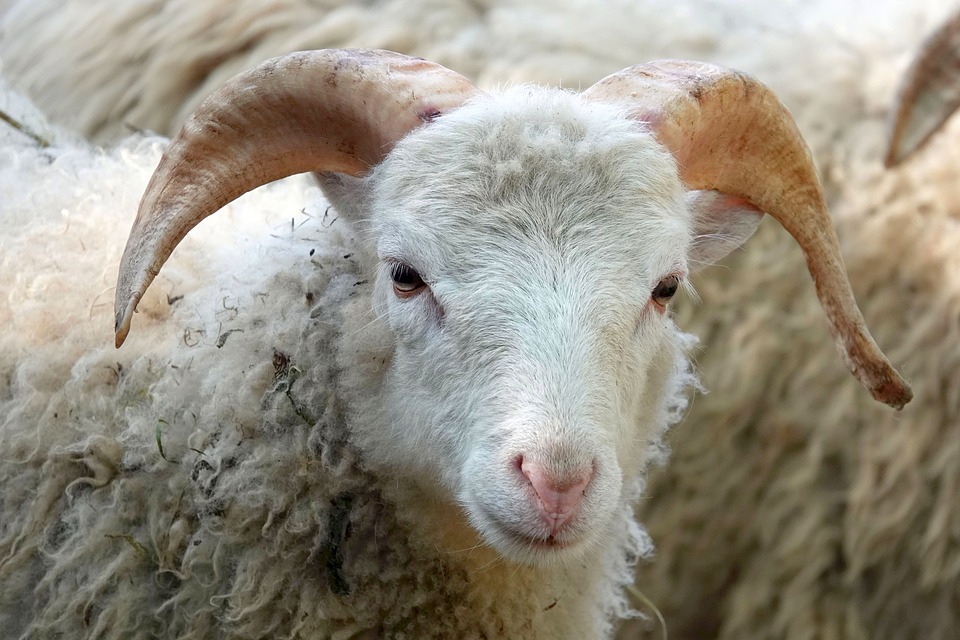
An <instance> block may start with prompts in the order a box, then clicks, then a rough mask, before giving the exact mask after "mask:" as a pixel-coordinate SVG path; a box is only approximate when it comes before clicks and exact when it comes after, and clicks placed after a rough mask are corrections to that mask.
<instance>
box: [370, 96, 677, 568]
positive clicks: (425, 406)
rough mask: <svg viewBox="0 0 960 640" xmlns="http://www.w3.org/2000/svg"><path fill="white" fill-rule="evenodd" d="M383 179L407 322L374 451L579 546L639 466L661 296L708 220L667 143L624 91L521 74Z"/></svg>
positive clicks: (395, 310)
mask: <svg viewBox="0 0 960 640" xmlns="http://www.w3.org/2000/svg"><path fill="white" fill-rule="evenodd" d="M369 181H370V182H369V186H371V189H372V191H371V195H370V199H369V201H368V206H369V215H370V220H369V222H370V223H371V226H372V237H373V238H374V239H375V241H376V252H377V254H378V257H379V265H380V266H379V272H378V275H377V280H376V285H375V292H376V293H375V303H374V304H375V309H376V312H377V314H378V316H380V317H381V318H382V319H383V321H384V322H386V323H387V324H389V327H390V329H391V331H392V333H393V334H394V336H395V341H396V353H395V357H394V359H393V361H392V363H391V365H390V370H389V373H388V375H387V381H386V385H385V391H384V393H385V395H386V397H385V398H384V399H383V404H382V406H385V407H389V410H388V412H387V413H388V415H387V416H386V419H387V422H388V424H387V425H385V426H384V427H383V428H380V427H378V428H377V429H376V430H375V431H373V432H371V433H365V434H361V435H362V437H363V438H364V439H365V440H367V446H368V447H370V448H371V449H373V451H372V452H371V453H372V454H373V457H374V458H376V459H380V460H384V461H387V462H388V463H389V464H391V466H394V467H402V468H412V469H413V475H419V477H421V478H423V479H424V480H423V482H424V483H425V484H429V483H434V484H437V482H438V481H437V479H439V485H440V488H441V491H442V493H443V494H444V498H445V499H448V500H457V501H459V502H460V504H462V506H463V508H464V509H465V511H466V513H467V515H468V517H469V520H470V522H471V523H472V524H473V526H474V527H475V528H476V529H477V530H478V531H479V532H480V533H481V535H482V536H483V538H484V539H485V540H486V541H487V542H488V543H489V544H491V545H492V546H493V547H495V548H496V549H498V550H499V551H500V552H501V553H502V554H504V555H505V556H507V557H509V558H512V559H514V560H516V561H520V562H525V563H549V562H554V561H562V559H566V560H569V559H572V558H574V557H580V556H581V555H582V554H583V553H585V552H586V551H587V550H589V549H590V548H592V547H594V546H595V544H596V543H597V542H599V541H600V540H602V539H603V537H604V532H605V531H606V530H607V528H608V526H609V525H610V523H611V521H612V518H613V514H614V512H615V510H616V509H617V508H618V507H619V506H620V505H621V504H622V499H621V490H622V487H623V485H624V483H625V482H626V481H629V480H632V479H634V478H636V476H637V475H638V474H639V473H640V472H641V471H642V468H643V466H644V463H645V456H646V451H647V448H648V443H649V440H650V438H651V432H652V429H653V426H654V424H655V421H656V420H657V419H658V416H659V415H660V411H661V405H662V401H663V398H662V396H663V394H664V384H665V382H666V380H667V379H668V377H669V375H670V372H671V371H672V370H673V367H674V366H675V360H676V357H677V346H676V345H677V341H676V337H675V336H676V329H675V327H674V326H673V323H672V322H671V320H670V319H669V316H668V315H667V314H666V313H665V312H664V308H663V306H662V305H661V304H659V302H658V301H657V300H654V299H652V297H651V293H652V292H653V291H654V289H655V288H656V287H657V285H658V283H661V282H663V281H665V280H666V281H667V282H670V281H671V279H672V278H674V277H678V278H681V279H682V278H683V277H684V276H685V274H686V272H687V254H688V250H689V247H690V246H691V240H692V238H693V234H694V230H693V223H692V218H693V216H692V215H691V213H690V212H689V210H688V208H687V206H686V205H685V203H684V199H683V198H684V196H683V189H682V186H681V184H680V181H679V179H678V177H677V171H676V165H675V163H674V161H673V159H672V157H671V156H670V154H669V153H668V152H667V151H665V150H664V149H663V148H662V147H660V146H659V145H658V144H657V143H656V142H655V141H654V139H653V137H652V136H651V135H650V134H649V133H648V132H647V131H645V130H644V128H643V126H642V125H640V124H638V123H636V122H634V121H630V120H628V119H626V118H624V117H623V116H622V114H621V112H620V111H618V110H617V109H616V108H614V107H611V106H608V105H603V104H592V103H587V102H584V101H583V100H581V99H580V98H579V97H577V96H575V95H572V94H568V93H565V92H559V91H555V90H545V89H533V88H528V87H523V88H518V89H514V90H511V91H508V92H506V93H505V94H503V95H500V96H493V97H484V98H481V99H478V100H476V101H474V102H472V103H469V104H468V105H466V106H464V107H462V108H461V109H458V110H457V111H455V112H453V113H451V114H449V115H445V116H443V117H441V118H439V119H438V120H437V121H435V122H432V123H430V124H429V125H427V126H424V127H421V128H420V129H418V130H417V131H415V132H414V133H412V134H410V135H409V136H407V137H406V138H405V139H403V140H402V141H401V142H400V143H399V144H398V145H397V147H396V148H395V149H394V150H393V152H392V153H391V154H389V156H388V157H387V159H386V160H385V161H384V162H383V163H382V164H381V165H380V166H379V167H378V168H377V169H376V170H375V172H374V173H373V174H372V175H371V177H370V178H369ZM394 265H406V266H407V267H409V268H410V269H412V270H414V271H415V272H416V274H419V275H420V276H421V277H422V280H423V282H424V283H425V286H423V287H420V288H419V289H417V290H415V291H414V292H407V291H404V290H403V289H404V288H409V286H407V285H408V284H409V283H408V282H406V281H408V280H410V279H411V277H415V275H416V274H414V276H411V275H410V272H403V273H400V274H399V275H400V280H401V282H400V283H399V284H397V285H396V286H395V282H394V279H395V278H394V277H393V276H397V267H395V266H394ZM400 269H401V270H402V269H403V268H400ZM411 453H412V454H414V455H412V456H411Z"/></svg>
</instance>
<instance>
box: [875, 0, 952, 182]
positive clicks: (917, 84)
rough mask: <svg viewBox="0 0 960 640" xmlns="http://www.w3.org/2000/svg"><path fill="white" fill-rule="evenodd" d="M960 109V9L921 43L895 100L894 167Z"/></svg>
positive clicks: (890, 155) (890, 159)
mask: <svg viewBox="0 0 960 640" xmlns="http://www.w3.org/2000/svg"><path fill="white" fill-rule="evenodd" d="M957 108H960V11H958V12H957V13H956V14H954V15H953V17H951V18H950V19H948V20H947V21H946V22H944V23H943V24H942V25H941V26H940V28H939V29H937V30H936V31H934V32H933V33H932V34H930V36H929V37H927V39H926V40H924V42H923V44H922V45H920V50H919V51H918V52H917V55H916V57H915V58H914V59H913V62H912V63H911V64H910V67H909V68H908V69H907V71H906V73H905V74H904V76H903V80H902V81H901V83H900V88H899V89H898V91H897V97H896V100H895V101H894V106H893V110H892V111H891V117H890V128H889V140H888V143H887V153H886V154H885V156H884V158H883V162H884V164H885V165H886V166H888V167H893V166H895V165H897V164H899V163H901V162H903V160H904V159H906V158H907V157H908V156H909V155H910V154H912V153H913V152H914V151H916V150H917V149H919V148H920V147H922V146H923V145H924V143H925V142H926V141H927V140H929V139H930V136H932V135H933V134H934V133H935V132H936V131H937V129H939V128H940V126H941V125H942V124H943V123H944V122H946V121H947V118H949V117H950V116H951V114H953V112H954V111H956V110H957Z"/></svg>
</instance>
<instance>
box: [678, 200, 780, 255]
mask: <svg viewBox="0 0 960 640" xmlns="http://www.w3.org/2000/svg"><path fill="white" fill-rule="evenodd" d="M686 201H687V207H689V209H690V211H691V213H692V214H693V225H694V228H693V233H694V236H693V244H692V245H691V247H690V255H689V256H687V262H688V264H689V265H690V271H699V270H700V269H703V268H704V267H709V266H710V265H712V264H714V263H716V262H718V261H719V260H721V259H723V258H724V257H726V256H727V254H729V253H730V252H731V251H733V250H734V249H738V248H740V247H742V246H743V243H744V242H746V241H747V240H748V239H749V238H750V236H752V235H753V232H754V231H756V230H757V225H759V224H760V220H762V219H763V212H762V211H760V210H759V209H757V208H756V207H754V206H753V205H752V204H750V203H749V202H747V201H746V200H744V199H743V198H739V197H737V196H731V195H729V194H726V193H723V192H720V191H711V190H704V191H688V192H687V195H686Z"/></svg>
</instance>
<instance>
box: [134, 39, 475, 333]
mask: <svg viewBox="0 0 960 640" xmlns="http://www.w3.org/2000/svg"><path fill="white" fill-rule="evenodd" d="M476 93H479V90H478V89H476V88H475V87H474V86H473V84H471V83H470V81H469V80H467V79H466V78H464V77H463V76H461V75H459V74H457V73H454V72H453V71H450V70H449V69H446V68H444V67H441V66H440V65H437V64H433V63H431V62H426V61H424V60H421V59H418V58H411V57H408V56H404V55H401V54H398V53H393V52H389V51H367V50H346V49H330V50H324V51H303V52H298V53H293V54H290V55H286V56H283V57H280V58H274V59H272V60H268V61H267V62H264V63H263V64H261V65H260V66H258V67H256V68H255V69H253V70H251V71H248V72H246V73H242V74H240V75H238V76H236V77H234V78H233V79H232V80H230V82H228V83H227V84H226V85H225V86H224V87H223V88H222V89H220V90H219V91H217V92H215V93H214V94H212V95H211V96H210V97H208V98H207V99H206V100H205V101H204V102H203V104H202V105H200V107H199V108H198V109H197V111H196V112H195V113H194V114H193V115H192V116H190V118H189V120H188V121H187V122H186V124H184V126H183V129H182V130H181V131H180V133H179V134H178V135H177V137H176V138H175V139H174V140H173V142H171V143H170V146H169V147H167V150H166V152H165V153H164V155H163V158H162V159H161V160H160V164H159V166H158V167H157V169H156V171H155V172H154V174H153V177H152V178H151V180H150V184H149V185H147V190H146V192H145V193H144V196H143V199H142V200H141V202H140V209H139V211H138V212H137V218H136V220H135V221H134V223H133V228H132V229H131V231H130V237H129V238H128V240H127V246H126V248H125V249H124V252H123V258H122V259H121V261H120V275H119V279H118V281H117V291H116V314H117V315H116V327H115V329H116V344H117V346H118V347H119V346H120V345H121V344H123V341H124V339H125V338H126V336H127V333H128V332H129V330H130V321H131V316H132V314H133V311H134V310H135V309H136V306H137V303H138V302H139V301H140V298H141V296H142V295H143V292H144V291H146V290H147V287H148V286H150V283H151V282H152V281H153V278H154V277H155V276H156V274H157V273H158V272H159V271H160V268H161V267H162V266H163V264H164V263H165V262H166V260H167V258H168V257H169V256H170V254H171V252H172V251H173V249H174V247H176V246H177V244H178V243H179V242H180V241H181V240H182V239H183V237H184V236H185V235H186V234H187V232H189V231H190V230H191V229H192V228H193V227H195V226H196V225H197V224H198V223H199V222H200V221H201V220H203V219H204V218H205V217H207V216H209V215H210V214H212V213H214V212H216V211H217V210H218V209H220V208H221V207H223V206H224V205H225V204H227V203H228V202H230V201H232V200H234V199H235V198H237V197H239V196H241V195H243V194H244V193H246V192H247V191H250V190H252V189H254V188H256V187H259V186H261V185H263V184H266V183H268V182H272V181H273V180H278V179H280V178H284V177H286V176H289V175H293V174H296V173H304V172H307V171H331V172H339V173H347V174H350V175H354V176H357V175H362V174H364V173H366V172H367V171H368V170H369V169H370V167H372V166H373V165H375V164H377V163H379V162H380V161H381V160H382V159H383V158H384V157H385V156H386V154H387V153H389V152H390V150H391V149H392V148H393V146H394V144H395V143H396V142H397V141H398V140H400V139H401V138H402V137H403V136H405V135H406V134H407V133H409V132H410V131H411V130H412V129H415V128H416V127H418V126H420V125H421V124H422V123H424V122H427V121H429V120H431V119H433V118H435V117H436V116H438V115H440V114H441V113H443V112H446V111H449V110H451V109H455V108H456V107H458V106H460V105H461V104H462V103H463V102H464V101H465V100H466V99H467V98H469V97H470V96H472V95H474V94H476Z"/></svg>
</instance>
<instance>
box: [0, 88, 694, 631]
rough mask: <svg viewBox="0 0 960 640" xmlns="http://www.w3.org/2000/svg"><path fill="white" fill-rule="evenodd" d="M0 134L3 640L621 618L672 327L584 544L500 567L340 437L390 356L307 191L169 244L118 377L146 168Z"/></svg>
mask: <svg viewBox="0 0 960 640" xmlns="http://www.w3.org/2000/svg"><path fill="white" fill-rule="evenodd" d="M560 95H563V94H560ZM564 99H565V100H569V99H570V98H564ZM4 134H5V136H6V138H7V139H6V140H4V142H5V144H4V152H3V164H2V165H0V175H2V186H0V190H2V193H3V194H4V197H3V203H4V204H3V211H2V215H3V220H4V223H5V224H4V234H5V235H4V238H3V243H4V258H3V265H2V270H0V282H3V286H4V287H5V289H6V290H7V291H8V292H9V294H8V297H7V298H6V300H7V302H6V304H5V305H4V306H3V307H2V308H0V317H3V318H4V320H5V322H7V326H8V327H10V330H7V331H5V333H4V335H3V338H2V342H0V353H2V358H0V361H2V362H3V371H2V377H0V380H2V381H3V385H4V386H3V391H2V393H0V399H2V400H0V401H2V411H0V415H2V417H3V421H2V423H0V447H2V450H3V451H4V457H3V461H2V464H0V482H2V486H3V487H4V492H3V494H2V498H0V500H2V502H0V512H2V513H3V514H4V516H3V517H2V518H0V521H2V524H0V579H2V581H3V583H4V585H5V586H6V588H5V589H4V590H3V595H2V596H0V622H2V623H3V624H4V628H5V629H8V630H9V631H8V633H10V634H12V636H13V637H24V638H26V637H36V636H56V635H66V636H71V637H77V634H78V633H80V635H82V636H84V637H105V638H131V637H179V638H210V637H251V638H254V637H257V638H259V637H332V638H352V637H363V636H364V634H367V636H388V637H411V638H413V637H416V638H419V637H502V636H504V635H509V636H510V637H518V638H524V637H531V638H534V637H550V638H553V637H577V638H579V637H604V636H608V635H610V634H611V633H612V630H613V624H614V621H615V620H616V619H618V618H620V617H623V616H625V615H629V614H630V607H629V606H628V604H627V602H626V600H625V598H624V596H623V594H622V586H623V585H624V584H627V583H629V582H630V581H631V580H632V565H633V563H634V562H635V561H636V559H637V558H638V557H639V556H640V555H643V554H645V553H648V552H649V541H648V540H647V538H646V536H645V534H644V533H643V531H642V529H641V528H640V527H639V525H637V523H636V522H635V520H634V519H633V516H632V513H631V508H630V503H631V502H632V500H633V499H635V498H636V496H637V495H638V494H639V492H640V491H641V490H642V482H643V481H642V477H643V476H642V473H641V472H642V471H643V469H644V467H645V466H646V465H647V464H649V463H650V462H655V461H659V460H662V457H663V451H662V449H661V447H660V444H659V443H660V438H661V435H662V433H663V431H664V429H665V428H666V427H667V425H668V424H669V423H670V422H672V421H675V420H676V419H677V418H678V417H679V414H680V413H681V412H682V409H683V406H684V404H685V402H686V400H685V395H686V394H685V389H686V388H687V387H688V385H689V384H691V383H692V381H693V378H692V377H691V376H690V374H689V373H687V372H686V360H685V356H684V354H683V349H682V348H681V347H683V346H684V345H685V344H687V343H688V339H687V338H684V337H683V335H682V334H679V333H678V332H677V331H676V329H675V328H673V326H672V324H670V323H667V324H665V325H664V327H665V328H664V330H665V331H667V334H668V335H670V336H673V337H672V339H673V340H675V341H676V342H675V345H676V350H669V351H668V352H666V353H665V354H664V355H665V358H666V359H665V360H664V362H665V363H666V364H667V366H668V371H667V372H665V373H667V374H669V375H667V379H666V380H665V382H666V387H665V388H663V389H660V388H657V391H658V392H659V391H662V392H663V393H664V395H665V397H666V400H663V401H662V404H661V401H660V400H658V401H657V402H656V404H654V405H653V406H652V407H649V409H651V410H654V411H655V415H653V416H651V419H650V420H648V421H647V424H646V426H645V427H644V428H643V429H642V430H641V431H640V432H639V433H638V434H637V436H635V437H632V438H631V441H632V442H634V444H632V445H630V447H627V449H629V448H631V447H632V448H638V450H637V452H636V454H635V455H633V456H632V457H631V458H630V459H631V460H632V461H633V464H632V466H631V467H629V468H628V469H626V470H625V473H624V483H625V487H624V490H623V492H622V493H623V497H622V498H621V500H620V501H619V502H618V504H617V505H616V507H615V510H614V514H613V516H612V518H611V520H610V523H609V525H608V527H607V529H606V531H605V532H604V534H603V542H602V544H600V545H598V546H597V548H596V550H595V551H590V552H587V553H586V555H585V556H584V557H583V558H582V560H576V559H574V560H572V561H570V562H564V563H561V564H558V565H555V566H536V567H531V566H523V565H518V564H515V563H505V562H504V561H503V559H502V557H501V556H500V555H499V554H497V553H495V552H494V551H493V550H492V549H490V548H489V547H486V546H484V545H480V544H479V540H478V539H477V537H476V535H467V534H465V533H464V531H465V529H464V527H462V526H460V525H457V524H455V523H456V522H459V521H462V518H463V517H462V515H461V514H460V508H459V507H458V506H457V505H456V503H455V502H450V501H447V500H446V499H445V498H443V497H441V496H442V493H441V492H438V489H437V488H436V486H435V484H436V483H434V482H432V481H430V480H428V479H426V478H424V477H422V476H418V477H419V480H417V481H409V479H408V478H407V477H406V476H404V475H403V473H402V472H403V471H404V469H402V468H400V467H403V466H404V464H406V465H409V464H410V463H409V462H395V461H392V460H387V459H386V455H387V454H385V453H378V454H375V455H373V454H371V453H370V450H371V445H369V443H368V440H369V438H370V437H371V436H370V430H371V426H370V425H368V426H367V427H366V428H367V430H368V431H367V433H366V435H364V432H363V430H359V431H358V429H357V427H358V424H357V419H358V418H357V415H364V414H363V413H362V409H361V410H360V413H359V414H358V413H357V412H358V407H364V406H366V405H367V404H368V403H369V401H370V399H371V398H372V397H374V396H375V394H374V393H373V392H372V391H371V389H376V387H377V385H378V384H379V383H378V382H377V381H378V380H380V379H381V378H382V376H383V375H384V372H385V371H386V366H385V363H386V362H387V361H389V360H390V359H391V357H392V352H393V341H392V338H391V335H390V334H389V333H388V332H387V331H386V329H385V328H383V327H382V326H381V327H380V328H378V326H379V325H378V323H377V322H376V316H375V315H373V312H372V310H371V307H370V289H371V287H372V286H373V284H372V283H370V282H366V281H365V279H366V276H367V275H368V274H369V272H368V271H367V270H366V268H365V267H366V265H365V264H364V262H365V258H364V248H363V246H361V245H360V244H358V243H357V242H356V239H355V238H354V236H353V235H352V233H351V232H350V226H349V225H348V224H347V222H346V221H344V220H339V224H338V223H337V222H338V218H337V216H339V215H340V214H339V213H338V212H336V211H334V210H327V209H326V204H325V202H324V201H323V199H322V197H321V195H320V193H319V191H318V190H317V188H316V187H315V186H314V185H312V184H311V183H310V181H308V180H306V179H305V178H302V179H295V180H292V181H285V182H282V183H277V184H274V185H271V186H270V187H268V188H266V189H264V190H261V191H260V192H257V193H254V194H250V195H248V196H246V197H245V198H244V199H243V200H242V201H239V202H238V203H236V204H234V205H231V207H230V210H229V211H228V212H226V213H225V214H221V216H222V219H219V220H215V221H211V222H210V223H209V224H207V225H206V226H207V231H206V234H205V235H201V236H200V237H199V238H198V239H193V238H191V239H189V240H188V241H186V243H185V245H183V246H182V247H181V249H180V250H178V256H177V258H176V259H175V260H174V261H173V262H172V263H171V264H170V267H172V268H170V269H165V270H164V275H162V276H161V278H160V280H158V282H157V285H159V286H156V285H155V286H154V287H153V288H152V289H151V291H152V293H150V294H148V296H147V297H146V298H144V300H143V301H142V302H141V307H140V313H139V315H138V318H137V322H138V328H137V331H136V332H134V333H133V334H132V336H131V339H130V343H129V345H128V346H125V347H124V349H123V350H122V351H119V352H115V351H114V350H113V348H112V346H110V342H111V340H110V339H109V325H110V315H111V314H110V311H109V309H108V305H107V304H106V301H105V296H104V295H103V292H104V290H106V289H108V288H109V285H108V284H106V282H107V280H108V279H109V277H110V274H109V266H108V265H111V264H114V263H115V262H116V260H117V258H118V256H119V250H120V245H121V241H122V236H121V233H122V232H123V229H124V227H125V226H126V224H124V223H123V222H122V221H123V220H124V219H125V218H126V216H125V215H124V214H121V213H118V212H122V211H128V212H132V211H133V210H134V208H135V200H136V198H137V196H138V192H139V191H140V190H141V189H142V188H143V185H144V184H145V181H146V178H147V174H148V172H149V170H150V168H151V167H152V165H153V164H154V163H155V162H156V161H157V159H158V153H159V150H160V147H161V146H162V142H161V141H160V140H158V139H149V138H147V139H144V138H136V139H133V140H131V141H128V142H126V143H124V145H122V146H121V147H119V148H118V149H117V150H116V151H113V152H109V153H107V152H100V151H96V150H94V149H91V148H89V147H85V146H83V145H82V144H79V143H76V142H73V143H69V144H65V146H55V147H52V148H49V149H40V148H37V147H36V146H35V145H34V144H33V143H31V142H29V141H26V142H25V141H24V140H23V139H22V137H18V136H19V135H20V134H18V133H16V132H13V131H11V130H5V131H4ZM11 138H12V139H11ZM27 182H29V183H30V184H31V185H33V186H32V188H31V189H29V190H24V189H22V185H23V184H24V183H27ZM571 188H572V187H571ZM256 212H268V213H269V217H268V222H264V221H263V220H262V219H251V218H258V216H257V215H256ZM251 213H254V215H252V216H251V215H250V214H251ZM244 214H246V218H244V217H243V216H244ZM264 231H268V232H269V233H268V234H266V235H267V237H266V239H265V240H264V238H263V237H262V236H263V235H264V234H263V232H264ZM48 238H53V240H52V244H51V241H50V240H48ZM228 239H229V240H230V241H229V242H227V241H226V240H228ZM37 246H44V247H45V250H44V251H42V252H37V250H36V247H37ZM251 256H255V258H252V257H251ZM93 282H103V283H105V284H104V285H103V287H100V286H96V287H91V286H90V284H91V283H93ZM81 292H83V293H81ZM51 335H55V336H57V340H56V341H51V340H50V336H51ZM661 359H662V358H661ZM658 395H659V393H658ZM366 415H370V414H366ZM358 444H359V447H358ZM395 448H397V447H395ZM399 448H401V449H402V448H403V447H402V446H401V447H399ZM381 474H386V475H381ZM398 474H399V475H398ZM411 475H415V476H416V475H417V474H411ZM384 478H388V479H384ZM431 485H434V486H431ZM445 505H446V506H445ZM78 630H81V631H78Z"/></svg>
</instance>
